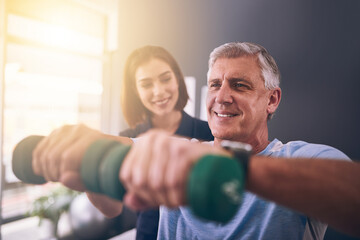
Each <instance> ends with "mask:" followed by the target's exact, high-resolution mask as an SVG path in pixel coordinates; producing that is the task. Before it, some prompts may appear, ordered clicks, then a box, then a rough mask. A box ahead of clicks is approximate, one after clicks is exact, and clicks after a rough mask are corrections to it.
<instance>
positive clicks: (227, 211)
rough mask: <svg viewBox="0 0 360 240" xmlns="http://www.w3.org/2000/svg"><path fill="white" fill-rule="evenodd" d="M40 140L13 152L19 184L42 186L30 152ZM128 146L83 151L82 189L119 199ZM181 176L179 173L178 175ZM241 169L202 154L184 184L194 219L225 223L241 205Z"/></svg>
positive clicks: (109, 143) (98, 145)
mask: <svg viewBox="0 0 360 240" xmlns="http://www.w3.org/2000/svg"><path fill="white" fill-rule="evenodd" d="M41 139H42V137H41V136H31V137H28V138H26V139H24V140H23V141H21V142H20V143H19V144H18V145H17V147H16V148H15V150H14V153H13V171H14V173H15V175H16V176H17V177H18V178H19V179H20V180H22V181H24V182H27V183H33V184H42V183H45V182H46V180H45V179H44V178H43V177H41V176H37V175H35V174H34V172H33V171H32V167H31V161H32V150H33V149H34V148H35V147H36V145H37V143H38V142H39V141H40V140H41ZM129 150H130V146H127V145H123V144H121V143H119V142H116V141H113V140H107V139H101V140H97V141H95V142H94V143H92V144H91V145H90V147H89V148H88V149H87V150H86V152H85V154H84V157H83V160H82V162H81V167H80V174H81V178H82V181H83V182H84V184H85V186H86V188H87V189H88V190H89V191H91V192H95V193H101V194H105V195H107V196H109V197H112V198H114V199H118V200H122V199H123V196H124V194H125V193H126V190H125V188H124V187H123V185H122V184H121V182H120V180H119V171H120V168H121V164H122V161H123V160H124V158H125V156H126V154H127V153H128V151H129ZM179 174H181V173H179ZM244 176H245V175H244V170H243V168H242V166H241V165H240V164H239V163H238V162H237V161H236V160H235V159H233V158H230V157H225V156H219V155H206V156H203V157H202V158H201V159H200V160H199V161H197V162H196V164H195V165H194V166H193V168H192V170H191V172H190V174H189V177H188V182H187V189H186V195H187V202H188V205H189V206H190V208H191V209H192V211H193V212H194V214H195V215H197V216H198V217H201V218H204V219H207V220H212V221H217V222H221V223H226V222H228V221H229V220H230V219H231V218H232V217H233V216H234V215H235V214H236V212H237V209H238V207H239V206H240V204H241V199H242V193H243V189H244Z"/></svg>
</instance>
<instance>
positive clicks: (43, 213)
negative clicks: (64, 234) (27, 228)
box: [28, 185, 80, 237]
mask: <svg viewBox="0 0 360 240" xmlns="http://www.w3.org/2000/svg"><path fill="white" fill-rule="evenodd" d="M79 194H80V192H77V191H73V190H71V189H69V188H66V187H63V186H61V185H59V186H57V187H56V188H54V189H53V190H52V191H51V192H50V193H49V194H48V195H45V196H41V197H39V198H37V199H35V201H34V202H33V204H32V207H31V209H30V211H29V212H28V215H29V216H37V217H39V226H40V225H41V223H42V220H43V219H45V218H46V219H49V220H50V221H51V222H52V223H53V224H54V236H56V237H58V235H57V225H58V222H59V219H60V216H61V214H62V213H63V212H66V211H68V210H69V207H70V204H71V202H72V200H73V199H74V198H75V197H76V196H77V195H79Z"/></svg>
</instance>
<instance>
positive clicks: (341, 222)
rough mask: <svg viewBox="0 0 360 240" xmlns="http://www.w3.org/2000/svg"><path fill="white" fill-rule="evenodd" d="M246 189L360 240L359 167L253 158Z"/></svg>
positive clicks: (335, 162)
mask: <svg viewBox="0 0 360 240" xmlns="http://www.w3.org/2000/svg"><path fill="white" fill-rule="evenodd" d="M246 187H247V189H248V190H249V191H251V192H253V193H255V194H257V195H259V196H261V197H263V198H265V199H268V200H271V201H274V202H276V203H278V204H280V205H284V206H286V207H289V208H292V209H294V210H297V211H299V212H302V213H304V214H305V215H307V216H309V217H313V218H316V219H318V220H320V221H322V222H325V223H328V224H329V225H330V226H332V227H334V228H337V229H339V230H340V231H343V232H346V233H348V234H352V235H357V236H360V164H359V163H356V162H349V161H339V160H329V159H316V160H315V159H285V158H269V157H262V156H253V157H252V159H251V161H250V166H249V175H248V180H247V184H246Z"/></svg>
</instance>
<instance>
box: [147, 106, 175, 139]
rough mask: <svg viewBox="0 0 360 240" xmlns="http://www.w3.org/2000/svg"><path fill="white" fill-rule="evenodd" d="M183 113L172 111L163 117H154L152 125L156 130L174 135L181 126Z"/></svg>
mask: <svg viewBox="0 0 360 240" xmlns="http://www.w3.org/2000/svg"><path fill="white" fill-rule="evenodd" d="M181 115H182V114H181V111H177V110H176V111H172V112H171V113H169V114H166V115H163V116H155V115H154V116H152V117H151V123H152V125H153V127H154V128H159V129H163V130H165V131H167V132H170V133H172V134H174V133H175V132H176V130H177V129H178V128H179V126H180V122H181Z"/></svg>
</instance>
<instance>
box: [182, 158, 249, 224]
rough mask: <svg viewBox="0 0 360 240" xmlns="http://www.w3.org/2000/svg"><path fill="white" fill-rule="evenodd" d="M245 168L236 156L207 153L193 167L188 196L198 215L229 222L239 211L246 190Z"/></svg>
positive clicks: (192, 207)
mask: <svg viewBox="0 0 360 240" xmlns="http://www.w3.org/2000/svg"><path fill="white" fill-rule="evenodd" d="M244 176H245V175H244V170H243V169H242V167H241V166H240V164H239V163H238V162H237V161H236V159H233V158H229V157H225V156H216V155H205V156H204V157H202V158H201V159H200V160H199V161H198V162H197V163H196V164H195V166H194V167H193V169H192V170H191V173H190V176H189V181H188V185H187V198H188V202H189V205H190V207H191V209H192V211H193V212H194V214H195V215H197V216H199V217H201V218H204V219H207V220H213V221H217V222H222V223H226V222H228V221H229V220H231V218H232V217H233V216H234V215H235V214H236V212H237V210H238V208H239V206H240V204H241V200H242V193H243V190H244Z"/></svg>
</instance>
